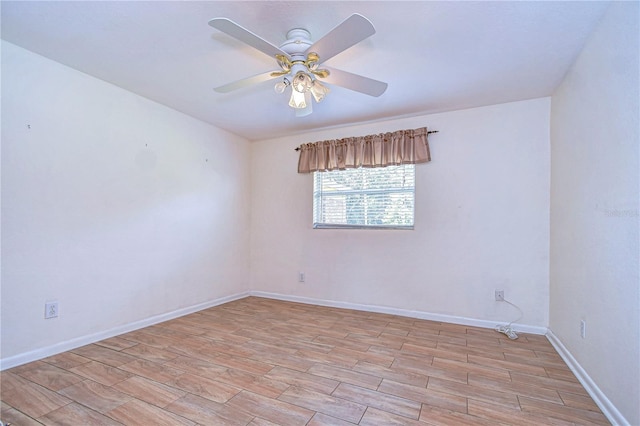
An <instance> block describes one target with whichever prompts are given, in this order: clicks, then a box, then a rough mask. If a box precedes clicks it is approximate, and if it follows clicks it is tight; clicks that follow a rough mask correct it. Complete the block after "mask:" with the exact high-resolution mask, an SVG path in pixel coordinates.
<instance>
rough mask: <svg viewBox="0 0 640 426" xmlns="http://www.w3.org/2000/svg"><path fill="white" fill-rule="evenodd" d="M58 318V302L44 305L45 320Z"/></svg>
mask: <svg viewBox="0 0 640 426" xmlns="http://www.w3.org/2000/svg"><path fill="white" fill-rule="evenodd" d="M57 316H58V302H49V303H45V304H44V319H50V318H56V317H57Z"/></svg>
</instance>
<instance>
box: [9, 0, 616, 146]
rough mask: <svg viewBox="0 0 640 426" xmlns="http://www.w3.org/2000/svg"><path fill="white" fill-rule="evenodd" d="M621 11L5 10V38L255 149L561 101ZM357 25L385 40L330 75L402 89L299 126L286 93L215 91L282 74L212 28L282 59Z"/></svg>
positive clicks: (97, 5) (349, 7) (396, 6)
mask: <svg viewBox="0 0 640 426" xmlns="http://www.w3.org/2000/svg"><path fill="white" fill-rule="evenodd" d="M607 6H608V2H599V1H587V2H578V1H567V2H551V1H531V2H528V1H523V2H519V1H518V2H516V1H499V2H488V1H487V2H482V1H480V2H458V1H422V2H421V1H413V2H397V1H360V2H344V1H340V2H329V1H311V2H310V1H288V2H276V1H258V2H246V1H203V2H195V1H148V2H147V1H104V2H90V1H76V2H66V1H65V2H61V1H45V2H36V1H18V2H14V1H2V3H1V13H2V38H3V39H5V40H6V41H9V42H11V43H14V44H16V45H18V46H21V47H24V48H26V49H28V50H31V51H33V52H36V53H38V54H41V55H43V56H46V57H48V58H50V59H53V60H55V61H58V62H60V63H63V64H65V65H68V66H70V67H72V68H75V69H77V70H80V71H83V72H85V73H87V74H90V75H93V76H95V77H97V78H100V79H102V80H105V81H108V82H111V83H113V84H115V85H117V86H120V87H122V88H124V89H127V90H129V91H131V92H134V93H137V94H139V95H141V96H144V97H146V98H149V99H152V100H154V101H157V102H159V103H161V104H164V105H167V106H169V107H172V108H174V109H176V110H178V111H181V112H183V113H185V114H188V115H191V116H193V117H196V118H198V119H201V120H203V121H206V122H209V123H211V124H213V125H215V126H217V127H220V128H223V129H226V130H228V131H231V132H233V133H236V134H238V135H242V136H244V137H246V138H247V139H250V140H259V139H267V138H271V137H276V136H281V135H286V134H292V133H296V132H303V131H309V130H314V129H320V128H325V127H332V126H340V125H347V124H352V123H357V122H367V121H372V120H379V119H383V118H392V117H404V116H411V115H418V114H426V113H434V112H441V111H450V110H457V109H464V108H469V107H475V106H482V105H491V104H498V103H503V102H510V101H516V100H523V99H531V98H537V97H543V96H549V95H551V94H552V93H553V91H554V89H555V88H556V87H557V86H558V84H559V83H560V82H561V80H562V78H563V76H564V74H565V73H566V71H567V70H568V68H569V67H570V65H571V64H572V63H573V61H574V59H575V58H576V56H577V55H578V53H579V52H580V50H581V49H582V46H583V45H584V43H585V41H586V39H587V38H588V36H589V34H590V33H591V32H592V30H593V29H594V27H595V26H596V24H597V22H598V20H599V19H600V17H601V16H602V14H603V13H604V10H605V9H606V7H607ZM353 13H360V14H362V15H364V16H365V17H367V18H368V19H369V20H370V21H371V22H372V23H373V25H374V26H375V28H376V34H374V35H373V36H372V37H370V38H368V39H366V40H364V41H363V42H361V43H359V44H357V45H355V46H353V47H351V48H350V49H348V50H346V51H344V52H343V53H341V54H339V55H337V56H335V57H334V58H332V59H330V60H328V61H327V65H330V66H331V67H333V68H339V69H342V70H344V71H349V72H352V73H357V74H361V75H364V76H367V77H370V78H374V79H376V80H382V81H385V82H387V83H388V84H389V87H388V89H387V91H386V92H385V93H384V94H383V95H382V96H380V97H378V98H375V97H370V96H367V95H363V94H360V93H357V92H353V91H350V90H346V89H343V88H340V87H336V86H332V87H331V93H330V94H329V95H327V97H326V98H325V100H324V101H323V102H322V103H320V104H314V106H313V107H314V108H313V109H314V111H313V113H312V114H311V115H309V116H307V117H299V118H296V117H295V115H294V111H293V110H292V109H291V108H290V107H289V106H288V105H287V103H288V96H287V95H286V94H277V93H275V91H274V90H273V84H274V81H270V82H265V83H260V84H258V85H255V86H252V87H249V88H245V89H241V90H239V91H236V92H232V93H230V94H220V93H217V92H215V91H213V88H214V87H217V86H220V85H223V84H225V83H229V82H231V81H235V80H238V79H241V78H244V77H249V76H252V75H255V74H260V73H264V72H266V71H270V70H275V69H276V68H277V66H276V64H275V60H273V59H271V58H269V57H268V56H267V55H265V54H263V53H261V52H259V51H257V50H255V49H253V48H251V47H248V46H246V45H243V44H242V43H240V42H238V41H237V40H235V39H233V38H231V37H229V36H228V35H226V34H224V33H221V32H219V31H218V30H216V29H213V28H211V27H210V26H209V25H207V22H208V20H209V19H211V18H214V17H226V18H229V19H231V20H233V21H235V22H237V23H238V24H240V25H242V26H244V27H246V28H247V29H249V30H251V31H252V32H254V33H256V34H257V35H259V36H260V37H262V38H264V39H266V40H268V41H270V42H271V43H273V44H275V45H279V44H280V43H282V42H283V41H284V40H285V34H286V32H287V31H288V30H289V29H292V28H296V27H303V28H305V29H307V30H308V31H310V32H311V36H312V38H313V39H314V40H317V39H319V38H320V37H322V36H323V35H324V34H325V33H327V32H328V31H329V30H331V29H332V28H333V27H335V26H336V25H338V24H339V23H340V22H342V21H343V20H344V19H346V18H347V17H348V16H350V15H351V14H353Z"/></svg>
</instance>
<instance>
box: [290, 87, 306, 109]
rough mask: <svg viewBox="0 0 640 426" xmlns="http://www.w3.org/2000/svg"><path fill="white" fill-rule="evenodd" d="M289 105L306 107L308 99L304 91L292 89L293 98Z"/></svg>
mask: <svg viewBox="0 0 640 426" xmlns="http://www.w3.org/2000/svg"><path fill="white" fill-rule="evenodd" d="M289 106H290V107H291V108H306V107H307V101H306V99H305V96H304V93H303V92H298V91H297V90H292V91H291V98H290V99H289Z"/></svg>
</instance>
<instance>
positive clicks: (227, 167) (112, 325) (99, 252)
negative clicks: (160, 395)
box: [1, 42, 250, 360]
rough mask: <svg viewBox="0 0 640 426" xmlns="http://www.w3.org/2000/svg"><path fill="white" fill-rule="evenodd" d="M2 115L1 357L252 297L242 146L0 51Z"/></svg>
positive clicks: (34, 58)
mask: <svg viewBox="0 0 640 426" xmlns="http://www.w3.org/2000/svg"><path fill="white" fill-rule="evenodd" d="M2 113H3V116H2V329H1V333H2V348H1V349H2V359H3V360H7V359H9V358H11V357H14V358H15V357H20V356H21V355H23V354H28V353H29V352H30V351H36V352H37V351H38V350H42V348H47V347H51V346H52V345H53V346H55V345H58V344H60V343H61V342H66V341H70V340H73V339H78V338H82V337H83V336H88V335H92V334H95V333H100V332H104V331H105V330H110V329H116V328H118V327H120V326H123V325H127V324H131V323H135V322H136V321H141V320H144V319H147V318H151V317H153V316H155V315H161V314H166V313H168V312H172V311H176V310H180V309H184V308H187V307H190V306H194V305H198V304H202V303H206V302H209V301H212V300H215V299H217V298H221V297H225V296H230V295H234V294H237V293H240V292H245V291H246V290H247V289H248V285H249V274H248V267H249V262H248V253H249V248H248V244H249V234H248V224H249V205H250V196H249V184H250V180H249V169H248V167H247V166H246V162H247V161H248V160H247V159H248V157H249V155H250V153H249V144H248V142H247V141H246V140H244V139H241V138H239V137H237V136H233V135H231V134H229V133H226V132H224V131H221V130H219V129H217V128H215V127H213V126H210V125H208V124H205V123H203V122H200V121H198V120H195V119H193V118H190V117H187V116H185V115H183V114H181V113H178V112H176V111H174V110H171V109H169V108H166V107H164V106H161V105H159V104H156V103H153V102H151V101H149V100H146V99H144V98H141V97H139V96H136V95H134V94H132V93H130V92H127V91H125V90H122V89H120V88H117V87H115V86H112V85H110V84H107V83H105V82H103V81H100V80H97V79H95V78H93V77H89V76H87V75H85V74H82V73H80V72H77V71H75V70H72V69H70V68H67V67H65V66H62V65H60V64H58V63H55V62H52V61H50V60H48V59H45V58H43V57H41V56H38V55H35V54H32V53H30V52H28V51H26V50H23V49H21V48H18V47H16V46H14V45H12V44H9V43H5V42H3V43H2ZM52 300H57V301H58V302H59V308H60V316H59V318H57V319H51V320H44V319H43V316H44V304H45V302H47V301H52ZM27 358H28V356H27Z"/></svg>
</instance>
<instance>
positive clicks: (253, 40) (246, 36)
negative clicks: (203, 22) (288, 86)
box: [209, 18, 289, 58]
mask: <svg viewBox="0 0 640 426" xmlns="http://www.w3.org/2000/svg"><path fill="white" fill-rule="evenodd" d="M209 25H211V26H212V27H213V28H215V29H217V30H220V31H222V32H223V33H226V34H228V35H230V36H231V37H233V38H235V39H238V40H240V41H241V42H243V43H246V44H248V45H249V46H251V47H253V48H255V49H258V50H259V51H261V52H262V53H266V54H267V55H269V56H271V57H272V58H275V56H276V55H284V56H286V57H289V55H287V54H286V53H285V52H283V51H282V50H280V48H279V47H277V46H275V45H273V44H271V43H269V42H268V41H267V40H265V39H263V38H262V37H260V36H258V35H256V34H254V33H252V32H251V31H249V30H247V29H246V28H243V27H241V26H240V25H238V24H236V23H235V22H233V21H232V20H230V19H227V18H213V19H212V20H210V21H209Z"/></svg>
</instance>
